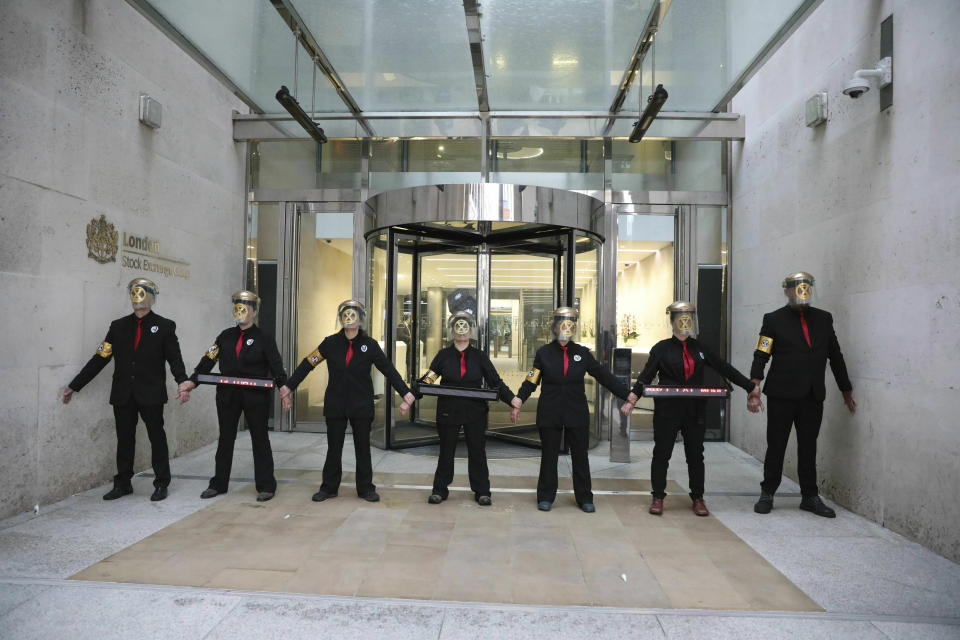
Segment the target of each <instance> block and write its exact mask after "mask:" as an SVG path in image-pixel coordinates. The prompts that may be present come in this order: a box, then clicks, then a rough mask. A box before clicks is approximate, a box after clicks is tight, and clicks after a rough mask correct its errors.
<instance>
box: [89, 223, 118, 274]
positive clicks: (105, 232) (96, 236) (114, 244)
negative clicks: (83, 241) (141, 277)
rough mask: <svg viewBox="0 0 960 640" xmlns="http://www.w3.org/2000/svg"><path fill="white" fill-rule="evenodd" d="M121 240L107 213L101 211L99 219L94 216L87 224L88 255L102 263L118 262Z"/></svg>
mask: <svg viewBox="0 0 960 640" xmlns="http://www.w3.org/2000/svg"><path fill="white" fill-rule="evenodd" d="M119 240H120V234H119V233H117V230H116V229H115V228H114V226H113V223H112V222H107V217H106V215H104V214H102V213H101V214H100V218H99V219H97V218H94V219H93V220H91V221H90V223H89V224H88V225H87V257H88V258H92V259H93V260H96V261H97V262H99V263H100V264H107V263H108V262H116V261H117V250H118V249H119V248H120V244H119Z"/></svg>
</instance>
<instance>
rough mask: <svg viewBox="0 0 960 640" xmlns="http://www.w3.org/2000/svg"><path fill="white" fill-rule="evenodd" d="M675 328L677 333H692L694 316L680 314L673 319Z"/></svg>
mask: <svg viewBox="0 0 960 640" xmlns="http://www.w3.org/2000/svg"><path fill="white" fill-rule="evenodd" d="M673 328H674V329H675V330H676V331H677V333H690V332H691V331H693V316H692V315H690V314H689V313H680V314H677V316H676V317H675V318H674V319H673Z"/></svg>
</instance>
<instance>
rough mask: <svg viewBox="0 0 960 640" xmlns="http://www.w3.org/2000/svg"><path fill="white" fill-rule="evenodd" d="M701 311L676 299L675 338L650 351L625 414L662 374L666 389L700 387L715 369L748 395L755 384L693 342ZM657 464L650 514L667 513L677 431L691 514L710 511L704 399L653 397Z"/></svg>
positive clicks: (672, 312) (652, 466)
mask: <svg viewBox="0 0 960 640" xmlns="http://www.w3.org/2000/svg"><path fill="white" fill-rule="evenodd" d="M696 314H697V308H696V307H695V306H694V305H693V304H691V303H689V302H686V301H684V300H677V301H676V302H674V303H672V304H671V305H670V306H668V307H667V315H669V316H670V326H671V327H672V328H673V337H672V338H668V339H666V340H661V341H660V342H658V343H657V344H655V345H653V348H652V349H650V357H649V358H648V359H647V364H646V366H644V368H643V371H641V372H640V375H639V376H637V382H636V384H635V385H633V390H632V391H631V392H630V395H629V396H628V397H627V401H626V403H624V405H623V406H622V407H621V408H620V411H621V413H623V415H626V416H628V415H630V412H631V411H633V407H634V406H635V405H636V404H637V400H639V398H640V396H642V395H643V388H644V387H645V386H646V385H649V384H650V383H651V382H653V379H654V377H656V376H657V375H659V377H660V379H659V381H658V385H659V386H662V387H702V386H703V374H704V369H705V368H706V367H707V366H710V367H712V368H713V369H714V370H715V371H717V372H718V373H719V374H720V375H722V376H723V377H724V378H727V379H728V380H732V381H733V382H735V383H736V384H737V385H738V386H740V387H743V389H744V390H746V392H747V393H750V392H751V391H753V390H754V388H755V387H757V385H756V384H755V383H753V382H752V381H751V380H750V379H749V378H747V377H746V376H745V375H743V374H742V373H740V372H739V371H737V370H736V369H734V368H733V367H732V366H730V364H729V363H727V362H726V361H725V360H723V359H722V358H720V357H719V356H717V355H716V354H715V353H714V352H713V351H711V350H710V349H709V348H708V347H707V346H706V345H705V344H703V343H702V342H700V341H698V340H697V339H696V338H693V337H692V335H694V334H696V333H697V315H696ZM653 407H654V409H653V442H654V444H653V460H652V461H651V463H650V480H651V483H652V485H653V491H652V495H653V500H652V501H651V503H650V513H652V514H653V515H655V516H659V515H662V514H663V499H664V498H665V497H666V495H667V494H666V487H667V468H668V467H669V465H670V456H671V455H673V445H674V443H675V442H676V440H677V432H680V433H682V434H683V450H684V453H685V455H686V458H687V473H688V476H689V483H690V499H691V500H693V512H694V513H695V514H697V515H698V516H708V515H710V511H708V510H707V505H706V504H704V502H703V489H704V475H705V474H704V466H703V435H704V431H705V430H706V425H705V414H706V407H707V399H706V398H654V400H653Z"/></svg>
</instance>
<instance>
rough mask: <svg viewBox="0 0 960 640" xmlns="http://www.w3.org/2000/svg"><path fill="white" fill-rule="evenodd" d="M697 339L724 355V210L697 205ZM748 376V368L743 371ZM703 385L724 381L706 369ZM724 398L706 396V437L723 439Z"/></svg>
mask: <svg viewBox="0 0 960 640" xmlns="http://www.w3.org/2000/svg"><path fill="white" fill-rule="evenodd" d="M696 305H697V320H698V324H699V328H700V333H699V334H697V339H698V340H699V341H701V342H702V343H703V344H705V345H706V346H707V347H709V348H710V349H712V350H713V351H714V352H715V353H717V354H718V355H719V356H720V357H721V358H724V359H726V357H727V209H726V207H697V300H696ZM743 373H744V375H749V371H746V372H743ZM704 384H705V385H707V386H722V385H724V384H725V383H724V380H723V378H722V377H721V376H720V374H718V373H717V372H716V371H714V370H713V369H712V368H708V369H707V373H706V377H705V378H704ZM728 403H729V401H728V400H721V399H719V398H710V399H708V400H707V408H706V414H705V416H704V419H705V420H706V439H707V440H721V441H722V440H723V439H724V412H725V411H726V408H727V405H728Z"/></svg>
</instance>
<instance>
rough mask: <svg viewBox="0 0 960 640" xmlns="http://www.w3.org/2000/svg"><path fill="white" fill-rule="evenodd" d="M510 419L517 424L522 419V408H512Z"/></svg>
mask: <svg viewBox="0 0 960 640" xmlns="http://www.w3.org/2000/svg"><path fill="white" fill-rule="evenodd" d="M510 420H512V421H513V424H517V423H518V422H519V421H520V409H518V408H517V407H514V408H513V409H511V410H510Z"/></svg>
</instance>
